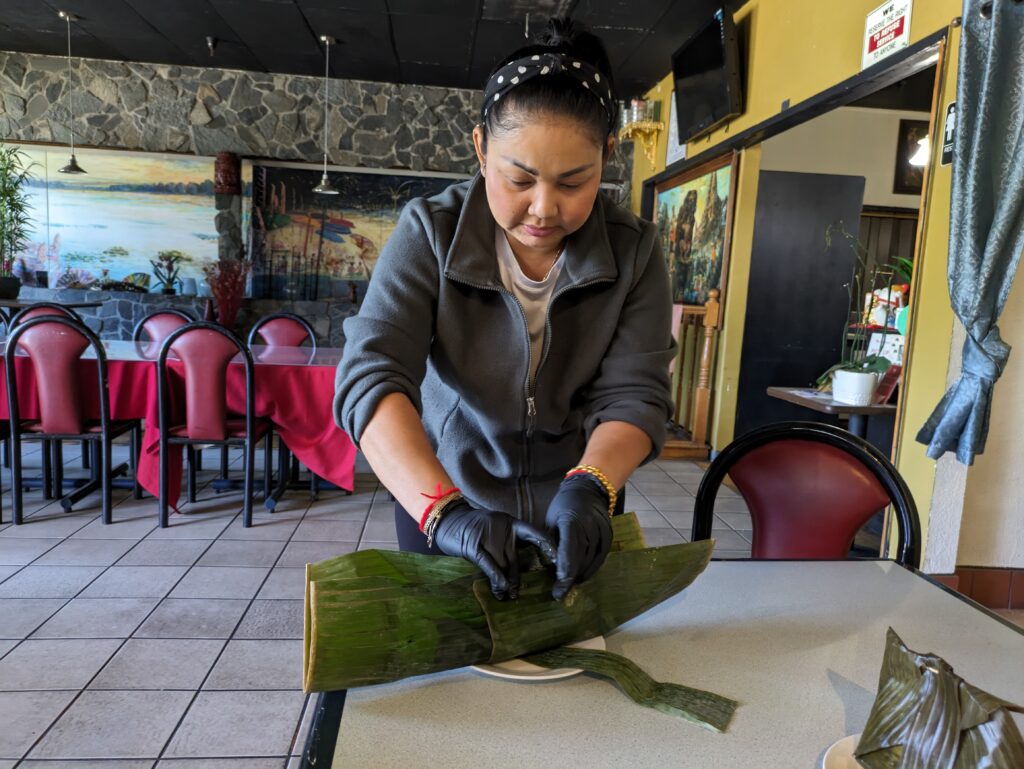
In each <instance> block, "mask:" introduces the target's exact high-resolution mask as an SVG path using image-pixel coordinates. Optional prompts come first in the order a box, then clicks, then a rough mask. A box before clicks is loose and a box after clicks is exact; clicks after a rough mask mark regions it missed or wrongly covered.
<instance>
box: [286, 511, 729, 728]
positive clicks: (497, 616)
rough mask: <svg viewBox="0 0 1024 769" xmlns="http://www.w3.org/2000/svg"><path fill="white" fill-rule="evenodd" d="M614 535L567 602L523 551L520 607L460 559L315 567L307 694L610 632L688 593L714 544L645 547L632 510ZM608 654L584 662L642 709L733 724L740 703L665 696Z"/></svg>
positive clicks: (380, 557) (371, 560)
mask: <svg viewBox="0 0 1024 769" xmlns="http://www.w3.org/2000/svg"><path fill="white" fill-rule="evenodd" d="M613 528H614V532H615V544H614V545H613V548H612V552H611V553H610V554H609V555H608V558H607V560H606V561H605V563H604V565H603V566H602V567H601V569H600V570H599V571H598V572H597V574H596V575H595V576H594V577H593V578H591V579H590V580H588V581H586V582H584V583H582V584H580V585H577V586H575V587H574V588H573V589H572V590H571V591H570V593H569V595H568V596H566V598H565V600H564V601H561V602H558V601H554V600H553V599H552V598H551V588H552V585H553V583H554V577H553V574H552V573H551V571H552V570H551V569H550V568H549V567H547V566H546V565H545V564H543V563H541V561H540V559H539V557H538V556H537V554H536V551H534V550H532V549H529V550H524V551H523V553H522V556H521V559H520V566H521V568H522V569H523V573H522V578H521V586H520V590H519V598H518V599H516V600H514V601H497V600H495V599H494V598H493V597H492V596H491V593H490V589H489V586H488V583H487V581H486V580H485V579H483V577H482V575H481V574H480V572H479V571H478V570H477V569H476V567H475V566H473V565H472V564H470V563H469V562H468V561H465V560H463V559H461V558H445V557H438V556H423V555H417V554H414V553H398V552H390V551H376V550H364V551H359V552H356V553H351V554H348V555H344V556H340V557H338V558H331V559H328V560H326V561H321V562H320V563H316V564H310V565H308V566H307V567H306V602H305V610H306V611H305V647H304V654H303V687H304V688H305V690H306V691H307V692H309V691H332V690H337V689H347V688H350V687H353V686H366V685H369V684H379V683H386V682H388V681H396V680H398V679H401V678H405V677H407V676H416V675H423V674H427V673H435V672H438V671H442V670H449V669H452V668H458V667H463V666H466V665H473V664H477V663H484V662H489V663H495V662H502V661H504V660H507V659H511V658H513V657H520V656H523V655H527V654H531V653H537V652H542V651H545V650H550V649H556V648H557V647H560V646H563V645H565V644H570V643H573V642H576V641H581V640H585V639H587V638H591V637H593V636H596V635H603V634H604V633H607V632H609V631H611V630H613V629H614V628H616V627H618V626H619V625H621V624H622V623H623V622H626V621H627V620H630V619H632V618H633V617H636V616H637V615H639V614H641V613H643V612H644V611H646V610H647V609H649V608H651V607H652V606H655V605H656V604H658V603H660V602H661V601H664V600H665V599H666V598H669V597H670V596H672V595H675V594H676V593H678V592H679V591H681V590H682V589H683V588H685V587H686V586H687V585H689V584H690V583H691V582H692V581H693V580H694V579H695V578H696V577H697V575H699V574H700V573H701V572H702V571H703V570H704V568H705V566H707V563H708V560H709V559H710V557H711V551H712V548H713V546H714V542H713V540H705V541H700V542H693V543H688V544H679V545H670V546H667V547H655V548H645V547H643V536H642V533H641V530H640V526H639V523H638V522H637V520H636V517H635V516H634V515H632V514H630V515H625V516H618V517H616V519H615V521H614V526H613ZM572 651H573V652H575V651H577V650H572ZM607 657H608V659H606V660H605V661H604V663H603V664H602V665H597V664H594V663H593V661H592V659H593V658H590V659H588V660H585V662H586V663H587V665H575V664H574V666H575V667H583V668H584V669H587V666H589V667H590V668H594V672H595V673H598V674H600V675H605V676H606V677H611V678H612V679H613V680H615V681H616V682H617V683H618V684H619V685H620V686H621V687H622V688H623V689H624V690H625V691H627V693H630V696H633V695H634V694H636V697H635V698H639V699H638V701H639V700H646V702H643V703H642V704H648V705H651V706H654V707H658V708H659V709H660V710H663V711H665V712H669V713H676V714H677V715H684V716H685V717H687V718H690V719H691V720H695V721H697V722H698V723H702V724H705V725H707V726H709V727H711V728H714V729H724V728H725V726H726V725H727V724H728V721H729V716H730V715H731V712H732V710H731V709H732V708H734V707H735V703H732V701H731V700H724V698H718V699H716V700H713V701H712V700H706V699H704V700H702V699H701V697H702V696H710V697H715V695H707V693H703V692H698V691H697V690H687V689H685V687H678V690H677V689H673V688H671V687H672V686H674V685H667V686H668V687H669V688H668V689H659V688H658V687H659V686H662V687H663V686H666V685H664V684H658V683H657V682H654V681H652V680H651V679H650V678H649V677H648V676H647V675H646V674H644V673H643V672H642V671H640V670H639V668H636V666H634V665H632V663H630V662H629V661H628V660H624V659H622V658H620V657H617V655H607ZM619 660H621V662H619ZM623 663H625V664H623ZM599 667H601V668H602V670H603V671H604V672H602V670H599V669H597V668H599ZM612 672H614V675H612ZM679 690H685V691H686V692H689V693H690V694H687V695H686V696H682V695H681V694H680V691H679ZM719 700H721V701H719ZM673 703H675V704H673ZM730 703H731V705H730ZM661 705H664V707H662V706H661ZM726 712H727V714H726Z"/></svg>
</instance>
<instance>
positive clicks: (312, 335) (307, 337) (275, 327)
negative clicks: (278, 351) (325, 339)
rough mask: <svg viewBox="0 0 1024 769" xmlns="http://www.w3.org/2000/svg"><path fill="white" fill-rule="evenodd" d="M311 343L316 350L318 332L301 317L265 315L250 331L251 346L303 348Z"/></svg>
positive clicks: (290, 314)
mask: <svg viewBox="0 0 1024 769" xmlns="http://www.w3.org/2000/svg"><path fill="white" fill-rule="evenodd" d="M306 342H309V344H310V347H312V348H313V349H314V350H316V332H315V331H313V326H312V325H310V323H309V321H308V320H306V319H305V318H303V317H302V316H301V315H295V314H293V313H290V312H279V313H275V314H273V315H265V316H264V317H262V318H260V319H259V320H258V321H256V325H255V326H253V327H252V330H251V331H249V346H250V347H252V346H253V345H254V344H263V345H266V346H267V347H302V345H303V344H305V343H306Z"/></svg>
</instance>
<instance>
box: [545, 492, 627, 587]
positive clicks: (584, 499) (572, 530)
mask: <svg viewBox="0 0 1024 769" xmlns="http://www.w3.org/2000/svg"><path fill="white" fill-rule="evenodd" d="M545 522H546V523H547V525H548V528H550V529H551V530H552V532H553V533H554V534H555V535H557V537H558V557H557V558H556V559H555V564H556V570H555V577H556V581H555V587H554V589H553V590H552V591H551V595H552V596H554V598H555V600H556V601H561V600H562V599H563V598H565V594H566V593H568V592H569V588H571V587H572V586H573V584H574V583H576V582H582V581H584V580H587V579H590V578H591V577H592V576H594V573H595V572H596V571H597V570H598V569H599V568H600V567H601V564H602V563H604V559H605V558H606V557H607V556H608V551H609V550H610V549H611V546H612V522H611V518H609V517H608V495H607V494H606V493H605V491H604V489H603V488H602V487H601V485H600V484H599V483H598V482H596V481H595V480H594V479H593V478H591V477H589V476H587V475H583V474H580V475H573V476H570V477H569V478H566V479H565V480H564V481H562V484H561V486H560V487H559V489H558V493H557V494H556V495H555V498H554V499H552V500H551V505H550V506H549V507H548V512H547V516H546V518H545Z"/></svg>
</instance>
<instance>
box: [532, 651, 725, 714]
mask: <svg viewBox="0 0 1024 769" xmlns="http://www.w3.org/2000/svg"><path fill="white" fill-rule="evenodd" d="M524 659H525V660H526V661H527V662H532V663H533V664H534V665H540V666H541V667H546V668H580V669H581V670H584V671H586V672H587V673H590V674H591V675H595V676H600V677H601V678H607V679H608V680H609V681H611V682H612V683H614V684H615V685H616V686H618V687H619V688H620V689H621V690H622V691H623V692H624V693H625V694H626V696H627V697H629V698H630V699H631V700H633V702H635V703H637V704H638V705H643V706H645V707H648V708H654V709H655V710H660V711H661V712H662V713H668V714H669V715H671V716H679V717H680V718H685V719H686V720H687V721H692V722H693V723H695V724H697V725H699V726H703V727H704V728H705V729H710V730H711V731H714V732H724V731H725V730H726V727H728V726H729V722H730V721H731V720H732V714H733V713H734V712H735V711H736V706H737V704H738V703H737V702H736V701H735V700H730V699H728V698H727V697H722V696H720V695H718V694H715V693H713V692H706V691H703V690H701V689H692V688H690V687H689V686H682V685H681V684H673V683H665V682H663V681H655V680H654V679H653V678H651V677H650V676H649V675H647V673H645V672H644V671H643V670H641V669H640V667H639V666H638V665H637V664H636V663H635V662H633V661H632V660H629V659H626V658H625V657H623V656H622V655H620V654H613V653H612V652H607V651H596V650H594V649H574V648H570V647H562V648H561V649H552V650H551V651H546V652H540V653H538V654H531V655H529V656H527V657H524Z"/></svg>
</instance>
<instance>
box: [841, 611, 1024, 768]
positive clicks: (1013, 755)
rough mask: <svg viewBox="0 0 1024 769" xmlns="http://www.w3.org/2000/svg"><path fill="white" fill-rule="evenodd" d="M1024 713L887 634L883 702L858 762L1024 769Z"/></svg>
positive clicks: (880, 765) (880, 694)
mask: <svg viewBox="0 0 1024 769" xmlns="http://www.w3.org/2000/svg"><path fill="white" fill-rule="evenodd" d="M1010 711H1014V712H1017V713H1022V712H1024V709H1022V708H1020V707H1019V706H1017V705H1014V704H1012V703H1009V702H1006V701H1005V700H1001V699H999V698H998V697H994V696H992V695H991V694H988V693H987V692H984V691H982V690H981V689H978V688H977V687H975V686H972V685H971V684H969V683H967V682H966V681H964V680H963V679H962V678H960V676H958V675H956V674H955V673H954V672H953V668H952V667H950V665H949V664H948V663H947V662H946V661H945V660H943V659H942V658H941V657H938V656H936V655H934V654H919V653H917V652H914V651H911V650H910V649H908V648H907V647H906V645H905V644H904V643H903V641H902V640H900V637H899V636H898V635H896V633H895V631H893V629H892V628H889V631H888V633H887V634H886V647H885V656H884V658H883V660H882V670H881V674H880V676H879V681H878V696H877V697H876V699H875V703H874V705H873V706H872V708H871V713H870V714H869V715H868V722H867V724H866V725H865V727H864V734H863V735H862V736H861V738H860V742H859V744H858V745H857V749H856V751H855V755H856V757H857V760H858V761H860V763H861V764H862V765H863V766H865V767H867V769H982V768H983V767H984V769H1021V767H1024V740H1022V739H1021V734H1020V732H1019V731H1018V729H1017V725H1016V724H1015V723H1014V721H1013V718H1012V717H1011V716H1010Z"/></svg>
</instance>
